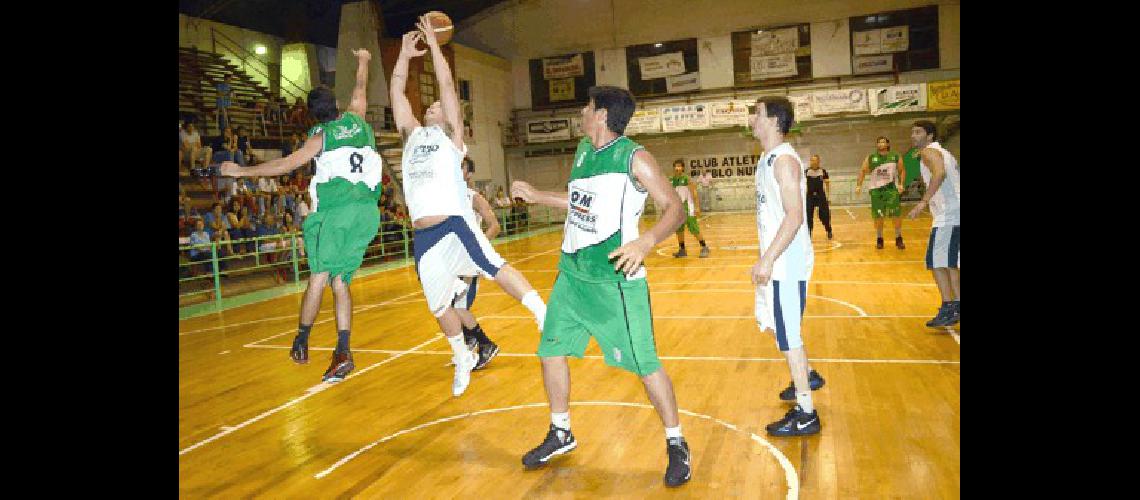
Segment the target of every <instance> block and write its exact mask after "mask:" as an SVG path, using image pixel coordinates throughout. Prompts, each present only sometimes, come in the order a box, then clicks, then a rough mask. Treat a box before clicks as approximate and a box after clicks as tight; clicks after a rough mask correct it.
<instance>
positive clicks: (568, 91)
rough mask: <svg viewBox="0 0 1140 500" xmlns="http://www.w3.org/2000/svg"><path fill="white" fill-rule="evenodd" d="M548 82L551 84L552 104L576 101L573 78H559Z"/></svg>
mask: <svg viewBox="0 0 1140 500" xmlns="http://www.w3.org/2000/svg"><path fill="white" fill-rule="evenodd" d="M547 81H548V82H550V102H557V101H573V100H574V79H573V78H558V79H555V80H547Z"/></svg>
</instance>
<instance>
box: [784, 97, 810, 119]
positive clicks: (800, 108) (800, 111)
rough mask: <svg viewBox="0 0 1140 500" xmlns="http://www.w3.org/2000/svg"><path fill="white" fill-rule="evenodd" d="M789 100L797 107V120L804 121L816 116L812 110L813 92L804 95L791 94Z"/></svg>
mask: <svg viewBox="0 0 1140 500" xmlns="http://www.w3.org/2000/svg"><path fill="white" fill-rule="evenodd" d="M788 100H789V101H791V102H792V105H793V106H795V107H796V109H795V121H796V122H802V121H807V120H811V119H813V118H815V113H813V112H812V110H811V94H804V95H790V96H788Z"/></svg>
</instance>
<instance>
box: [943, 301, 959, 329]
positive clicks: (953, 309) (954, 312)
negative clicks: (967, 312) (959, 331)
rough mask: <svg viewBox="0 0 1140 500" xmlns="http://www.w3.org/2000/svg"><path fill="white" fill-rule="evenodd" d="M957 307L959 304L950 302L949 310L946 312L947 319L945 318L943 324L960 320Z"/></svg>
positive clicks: (954, 323) (951, 323)
mask: <svg viewBox="0 0 1140 500" xmlns="http://www.w3.org/2000/svg"><path fill="white" fill-rule="evenodd" d="M959 307H961V306H960V305H959V303H957V302H951V303H950V312H949V313H948V316H949V319H947V320H946V325H944V326H950V325H956V324H958V323H959V322H960V321H961V319H960V317H959V311H958V308H959Z"/></svg>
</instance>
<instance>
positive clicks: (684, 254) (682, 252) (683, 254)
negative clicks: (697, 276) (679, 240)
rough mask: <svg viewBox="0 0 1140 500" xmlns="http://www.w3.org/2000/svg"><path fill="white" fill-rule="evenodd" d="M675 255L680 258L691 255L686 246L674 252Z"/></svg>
mask: <svg viewBox="0 0 1140 500" xmlns="http://www.w3.org/2000/svg"><path fill="white" fill-rule="evenodd" d="M673 256H674V257H678V258H680V257H688V256H689V252H686V251H685V249H684V248H682V249H680V250H677V253H675V254H673Z"/></svg>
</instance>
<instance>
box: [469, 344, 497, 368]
mask: <svg viewBox="0 0 1140 500" xmlns="http://www.w3.org/2000/svg"><path fill="white" fill-rule="evenodd" d="M497 354H499V345H498V344H496V343H494V342H486V343H483V344H479V361H478V362H476V363H475V368H474V369H475V370H479V369H481V368H483V367H484V366H487V363H490V362H491V360H492V359H494V358H495V355H497Z"/></svg>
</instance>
